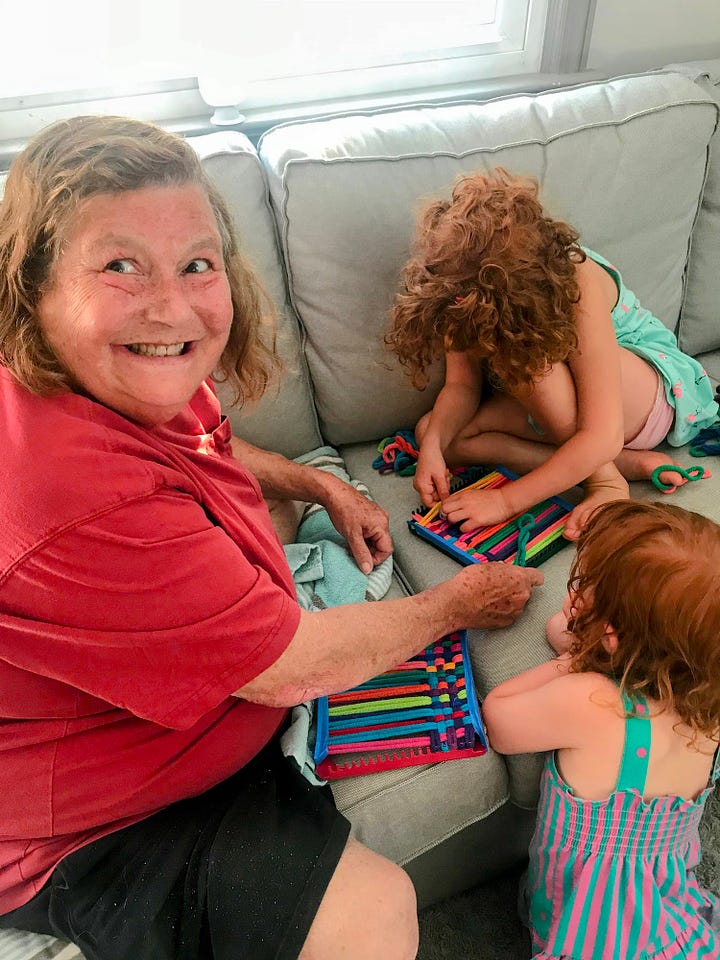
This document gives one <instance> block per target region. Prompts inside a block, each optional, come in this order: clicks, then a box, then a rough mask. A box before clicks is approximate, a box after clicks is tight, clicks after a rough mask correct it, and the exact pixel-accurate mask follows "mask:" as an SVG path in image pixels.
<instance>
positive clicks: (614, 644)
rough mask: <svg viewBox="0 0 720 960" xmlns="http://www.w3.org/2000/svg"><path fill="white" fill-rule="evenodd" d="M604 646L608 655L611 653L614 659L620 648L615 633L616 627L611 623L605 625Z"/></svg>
mask: <svg viewBox="0 0 720 960" xmlns="http://www.w3.org/2000/svg"><path fill="white" fill-rule="evenodd" d="M602 645H603V647H604V648H605V651H606V653H609V654H610V656H611V657H612V656H613V655H614V654H616V653H617V648H618V638H617V634H616V633H615V627H613V625H612V624H611V623H608V624H606V625H605V634H604V636H603V638H602Z"/></svg>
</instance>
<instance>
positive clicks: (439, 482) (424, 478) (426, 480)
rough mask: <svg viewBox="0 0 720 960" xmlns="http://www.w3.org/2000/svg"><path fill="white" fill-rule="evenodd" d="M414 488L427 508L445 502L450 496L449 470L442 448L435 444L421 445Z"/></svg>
mask: <svg viewBox="0 0 720 960" xmlns="http://www.w3.org/2000/svg"><path fill="white" fill-rule="evenodd" d="M413 486H414V487H415V489H416V490H417V492H418V493H419V494H420V499H421V501H422V503H423V505H424V506H426V507H431V506H432V505H433V504H434V503H437V501H438V500H444V499H445V497H447V496H449V495H450V483H449V481H448V468H447V464H446V463H445V457H443V455H442V452H441V450H440V447H438V446H435V445H434V444H433V445H430V446H428V445H427V444H421V445H420V453H419V455H418V461H417V467H416V468H415V478H414V480H413Z"/></svg>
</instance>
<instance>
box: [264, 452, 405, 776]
mask: <svg viewBox="0 0 720 960" xmlns="http://www.w3.org/2000/svg"><path fill="white" fill-rule="evenodd" d="M297 462H298V463H304V464H307V465H308V466H311V467H316V468H317V469H318V470H326V471H327V472H328V473H332V474H333V475H334V476H336V477H339V478H340V479H341V480H344V481H345V482H346V483H350V484H351V485H352V486H353V487H355V489H356V490H358V491H359V492H360V493H362V494H363V496H366V497H368V499H369V498H370V494H369V492H368V489H367V487H366V486H365V484H363V483H360V481H358V480H352V479H351V478H350V475H349V474H348V473H347V471H346V470H345V466H344V464H343V461H342V459H341V457H340V456H339V454H338V452H337V450H335V449H334V448H333V447H319V448H318V449H317V450H312V451H310V453H306V454H303V456H301V457H297ZM285 556H286V558H287V561H288V564H289V566H290V570H291V572H292V575H293V579H294V581H295V592H296V594H297V598H298V603H299V604H300V606H301V607H302V608H303V610H309V611H314V610H325V609H327V608H328V607H334V606H338V605H339V604H342V603H360V602H361V601H363V600H380V599H381V598H382V597H384V596H385V594H386V593H387V591H388V589H389V588H390V581H391V580H392V570H393V567H392V557H388V559H387V560H384V561H383V562H382V563H381V564H379V565H378V566H377V567H375V569H374V570H373V571H372V573H370V574H365V573H363V572H362V570H361V569H360V568H359V567H358V565H357V564H356V563H355V560H354V558H353V556H352V554H351V553H350V551H349V549H348V547H347V544H346V542H345V540H344V539H343V537H341V536H340V534H339V533H338V532H337V530H336V529H335V527H334V526H333V525H332V521H331V520H330V517H329V516H328V512H327V510H326V509H325V508H324V507H323V506H321V505H320V504H316V503H312V504H308V505H307V507H306V508H305V511H304V513H303V516H302V519H301V521H300V526H299V527H298V532H297V536H296V542H295V543H291V544H288V545H287V546H286V547H285ZM314 719H315V704H314V701H308V702H307V703H301V704H300V705H299V706H297V707H294V708H293V710H292V713H291V715H290V723H289V726H288V728H287V729H286V731H285V732H284V734H283V735H282V737H281V740H280V746H281V747H282V751H283V753H284V754H285V756H286V757H288V758H289V759H290V760H292V761H293V762H294V763H295V764H296V765H297V766H298V768H299V770H300V771H301V773H302V774H303V776H304V777H305V778H306V779H307V780H309V781H310V783H314V784H317V785H320V784H323V783H325V781H324V780H321V779H320V778H319V777H317V775H316V774H315V760H314V757H313V750H314V747H315V725H314Z"/></svg>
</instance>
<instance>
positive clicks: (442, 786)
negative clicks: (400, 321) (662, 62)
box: [23, 61, 720, 960]
mask: <svg viewBox="0 0 720 960" xmlns="http://www.w3.org/2000/svg"><path fill="white" fill-rule="evenodd" d="M719 94H720V61H715V62H711V63H705V64H681V65H678V66H676V67H671V68H668V69H667V70H665V71H660V72H655V73H651V74H645V75H638V76H631V77H624V78H618V79H614V80H610V81H605V82H591V83H586V84H579V85H577V86H575V87H572V88H563V89H551V90H549V91H547V92H544V93H540V94H533V95H528V96H517V95H515V96H512V97H507V98H501V99H496V100H493V101H489V102H485V103H479V102H467V103H460V104H452V105H444V106H443V105H440V106H438V105H432V106H427V107H418V108H414V109H393V110H389V111H385V112H370V113H357V114H351V115H347V116H343V117H335V118H327V119H324V120H316V121H302V122H293V123H286V124H283V125H281V126H278V127H275V128H273V129H272V130H270V131H269V132H268V133H266V134H265V135H264V136H263V138H262V139H261V141H260V143H259V145H258V148H257V149H256V148H255V147H254V146H253V145H252V144H251V143H250V141H249V140H248V139H247V138H246V137H244V136H243V135H242V134H241V133H237V132H225V133H217V134H212V135H210V136H207V137H199V138H197V139H196V140H194V143H195V146H196V148H197V150H198V151H199V152H200V154H201V155H202V156H203V158H204V162H205V163H206V165H207V169H208V171H209V172H210V174H211V176H212V178H213V179H214V180H215V182H216V183H217V185H218V186H219V188H220V190H221V191H222V193H223V194H224V196H225V197H226V199H227V201H228V203H229V205H230V208H231V210H232V213H233V215H234V217H235V219H236V222H237V226H238V230H239V232H240V235H241V237H242V239H243V246H244V249H245V252H246V253H247V254H248V255H249V257H250V258H251V259H252V260H253V261H254V263H255V265H256V267H257V268H258V270H259V272H260V274H261V277H262V279H263V281H264V283H265V285H266V287H267V290H268V292H269V293H270V295H271V297H272V298H273V300H274V302H275V304H276V306H277V309H278V311H279V313H280V316H281V320H280V327H279V347H280V352H281V354H282V356H283V358H284V360H285V363H286V375H285V379H284V382H283V384H282V387H281V389H280V390H279V392H277V393H272V394H270V395H268V396H267V397H266V398H265V399H264V400H263V401H262V402H261V403H260V405H259V406H258V408H257V409H256V410H254V411H252V412H250V413H247V412H246V411H241V410H240V411H238V410H234V411H233V410H228V411H227V412H228V414H229V415H230V418H231V420H232V423H233V428H234V430H235V431H236V432H237V433H238V434H239V435H241V436H243V437H245V438H246V439H248V440H250V441H251V442H253V443H257V444H258V445H260V446H263V447H267V448H270V449H274V450H278V451H280V452H282V453H284V454H286V455H287V456H290V457H294V456H297V455H299V454H301V453H304V452H306V451H308V450H310V449H312V448H314V447H318V446H320V445H321V444H323V443H328V444H331V445H333V446H335V447H337V448H338V449H339V450H340V452H341V454H342V456H343V457H344V459H345V463H346V465H347V468H348V470H349V472H350V473H351V474H352V475H353V476H354V477H356V478H358V479H360V480H362V481H364V482H365V483H366V484H367V486H368V487H369V488H370V491H371V493H372V496H373V497H374V498H375V499H376V500H377V501H378V502H379V503H381V504H382V505H383V506H384V507H386V508H387V509H388V510H389V512H390V517H391V531H392V534H393V538H394V542H395V580H394V585H393V588H392V591H391V595H395V596H397V595H401V594H403V593H406V592H413V591H417V590H419V589H421V588H423V587H427V586H429V585H431V584H433V583H436V582H438V581H440V580H442V579H444V578H447V577H449V576H450V575H452V573H454V572H455V571H456V570H457V566H456V565H455V563H454V562H453V561H452V560H450V559H448V558H446V557H444V556H442V555H441V554H440V553H439V552H437V551H436V550H434V549H433V548H432V547H430V546H429V545H427V544H425V543H422V542H421V541H419V540H417V539H416V538H414V537H413V536H412V535H411V534H410V533H409V531H408V530H407V527H406V520H407V518H408V517H409V515H410V512H411V510H412V508H413V507H414V506H415V505H416V504H417V496H416V495H415V493H414V491H413V488H412V483H411V480H410V479H407V478H401V477H400V476H398V475H396V474H392V475H385V476H380V475H378V474H377V473H376V472H375V471H374V470H373V469H372V466H371V464H372V461H373V459H374V457H375V456H376V453H377V449H376V448H377V443H378V440H379V439H380V438H382V437H385V436H388V435H391V434H394V433H395V432H396V431H397V430H398V429H400V428H407V427H412V426H413V425H414V423H415V421H416V420H417V419H418V417H419V416H420V415H421V414H422V413H424V412H425V411H426V410H428V408H429V407H430V406H431V404H432V402H433V399H434V397H435V395H436V393H437V390H438V389H439V385H440V377H441V370H440V369H437V370H436V371H435V374H434V376H433V377H432V379H431V384H430V386H429V387H428V389H427V390H426V391H425V392H423V393H419V392H417V391H415V390H414V389H413V388H412V386H411V385H410V383H409V381H408V379H407V378H406V376H405V375H404V374H403V373H402V372H401V370H400V369H399V367H398V365H397V364H396V363H395V362H394V360H393V358H392V357H391V356H390V354H389V353H388V352H387V351H386V350H385V348H384V347H383V342H382V341H383V333H384V331H385V329H386V326H387V317H388V309H389V306H390V303H391V300H392V297H393V294H394V291H395V289H396V287H397V283H398V276H399V272H400V268H401V266H402V264H403V262H404V261H405V259H406V257H407V254H408V248H409V243H410V239H411V236H412V233H413V226H414V222H415V215H416V212H417V209H418V207H419V206H420V205H421V203H422V202H423V201H424V200H426V199H428V198H431V197H435V196H440V195H443V194H447V193H448V192H449V190H450V187H451V184H452V183H453V181H454V180H455V178H456V177H457V176H458V175H461V174H465V173H470V172H473V171H476V170H483V169H487V168H489V167H492V166H495V165H497V164H501V165H503V166H505V167H507V168H508V169H510V170H511V171H513V172H516V173H520V174H529V175H533V176H535V177H537V178H538V179H539V181H540V184H541V190H542V196H543V198H544V201H545V203H546V205H547V207H548V208H549V210H550V211H551V212H552V213H553V214H554V215H555V216H557V217H560V218H563V219H567V220H569V221H570V222H571V223H573V224H574V225H576V227H577V228H578V229H579V230H580V231H581V233H582V238H583V241H584V242H586V243H587V244H588V245H589V246H591V247H592V248H594V249H596V250H598V251H600V252H602V253H603V254H605V255H606V256H608V257H609V258H610V259H611V260H612V261H613V262H615V263H617V264H618V265H619V267H620V269H621V271H622V273H623V275H624V277H625V280H626V282H627V284H628V285H629V286H630V288H631V289H633V290H634V291H635V293H636V294H637V295H638V296H639V297H640V300H641V301H642V302H643V303H644V304H645V305H646V306H647V307H648V308H649V309H651V310H652V311H653V312H654V313H655V314H656V315H657V316H658V317H660V318H661V319H662V320H663V321H664V322H665V323H666V324H667V325H668V326H669V327H671V328H672V329H675V330H676V331H677V332H678V336H679V339H680V344H681V346H682V347H683V348H684V349H685V350H686V351H687V352H689V353H692V354H694V355H699V356H701V357H702V359H703V362H704V364H705V366H706V368H707V370H708V372H709V373H710V375H711V376H712V377H713V380H714V381H715V382H717V380H718V379H719V378H720V135H718V134H717V132H716V131H717V129H718V118H719V114H720V110H719V107H718V101H720V96H719ZM676 453H678V452H677V451H676ZM679 459H680V460H681V461H682V462H685V463H686V464H687V465H691V464H693V463H696V462H697V461H695V460H693V459H692V458H691V457H690V456H689V454H688V452H687V450H686V449H681V450H680V451H679ZM704 463H705V464H706V465H707V466H709V467H710V468H711V469H712V468H713V466H715V471H714V472H715V476H714V477H713V478H712V479H709V480H704V481H701V482H697V483H692V484H688V485H687V486H686V487H685V488H683V489H682V490H681V491H679V492H678V493H676V494H675V495H674V497H673V500H674V502H675V503H677V504H680V505H682V506H685V507H687V508H689V509H694V510H698V511H700V512H702V513H706V514H708V515H710V516H712V517H714V519H716V520H718V521H720V460H718V459H717V458H710V459H708V460H706V461H704ZM632 495H633V496H635V497H640V498H645V499H656V498H658V499H659V495H658V494H657V491H655V489H654V488H653V487H652V486H651V485H650V484H649V483H638V484H634V485H633V490H632ZM572 554H573V550H572V547H568V548H567V549H566V550H563V551H562V552H561V553H560V554H558V555H556V556H555V557H553V558H552V559H551V560H550V561H548V562H547V563H546V564H545V565H544V566H543V571H544V573H545V585H544V587H542V588H541V589H539V590H538V591H536V595H535V596H534V598H533V599H532V601H531V603H530V605H529V607H528V610H527V612H526V613H525V615H524V616H523V618H522V619H521V620H520V621H519V622H518V623H517V624H516V625H515V626H514V627H512V628H510V629H507V630H499V631H493V632H482V631H473V632H472V633H471V645H472V656H473V667H474V674H475V679H476V685H477V687H478V690H479V694H480V696H482V695H484V693H486V692H487V691H488V690H489V689H491V688H492V687H493V686H494V685H496V684H497V683H498V682H500V681H501V680H504V679H506V678H507V677H509V676H512V675H514V674H516V673H518V672H519V671H520V670H522V669H524V668H527V667H530V666H532V665H534V664H537V663H539V662H541V661H542V660H543V659H546V658H547V657H548V656H549V655H550V648H549V647H548V646H547V644H546V642H545V639H544V623H545V620H546V618H547V617H548V616H549V615H550V614H551V613H552V612H553V611H554V610H555V609H557V606H558V604H559V603H560V601H561V598H562V596H563V594H564V588H565V582H566V579H567V572H568V567H569V564H570V561H571V559H572ZM540 764H541V758H539V757H513V758H507V759H506V758H504V757H501V756H498V755H496V754H494V753H492V752H491V753H489V754H488V755H487V756H484V757H480V758H477V759H468V760H463V761H458V762H452V763H441V764H436V765H433V766H428V767H410V768H406V769H405V770H401V771H394V772H384V773H378V774H373V775H369V776H364V777H357V778H350V779H346V780H342V781H336V783H335V784H334V785H333V790H334V793H335V796H336V799H337V803H338V805H339V807H340V808H341V809H342V810H343V811H345V813H346V814H347V816H348V817H349V818H350V820H351V821H352V823H353V825H354V830H355V833H356V835H357V836H358V838H359V839H360V840H362V841H363V842H364V843H366V844H367V845H368V846H370V847H372V848H373V849H375V850H378V851H380V852H382V853H384V854H386V855H387V856H389V857H391V858H393V859H394V860H396V861H398V862H400V863H402V864H404V865H405V866H406V868H407V869H408V871H409V872H410V874H411V876H412V877H413V879H414V881H415V883H416V886H417V889H418V894H419V900H420V903H421V905H422V904H427V903H429V902H431V901H433V900H436V899H439V898H441V897H445V896H448V895H450V894H452V893H454V892H456V891H458V890H461V889H464V888H467V887H469V886H471V885H473V884H475V883H477V882H479V881H482V880H484V879H487V878H489V877H490V876H492V875H493V874H496V873H497V872H499V871H501V870H502V869H503V868H505V867H507V866H509V865H511V864H514V863H516V862H517V861H518V860H520V859H521V858H522V857H523V855H524V853H525V851H526V848H527V842H528V839H529V835H530V831H531V827H532V824H533V816H534V814H533V807H534V804H535V801H536V796H537V784H538V777H539V771H540ZM23 956H24V955H23ZM68 960H70V955H68Z"/></svg>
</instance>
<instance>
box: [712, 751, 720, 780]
mask: <svg viewBox="0 0 720 960" xmlns="http://www.w3.org/2000/svg"><path fill="white" fill-rule="evenodd" d="M711 779H712V782H713V783H717V781H718V780H720V747H718V748H717V749H716V751H715V760H714V762H713V769H712V775H711Z"/></svg>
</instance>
